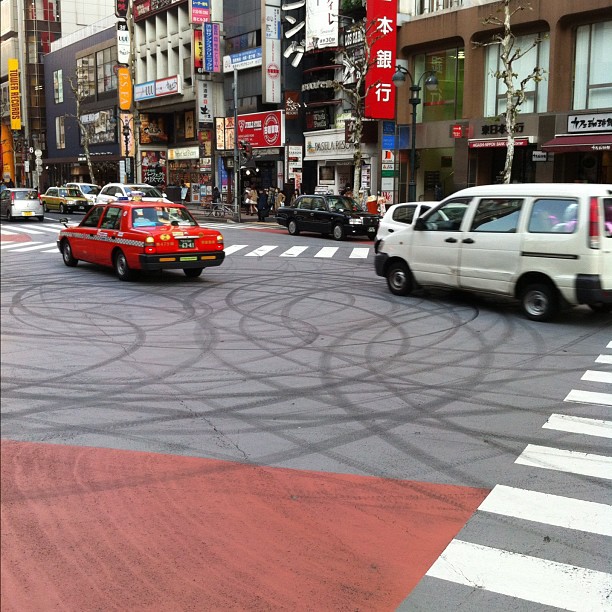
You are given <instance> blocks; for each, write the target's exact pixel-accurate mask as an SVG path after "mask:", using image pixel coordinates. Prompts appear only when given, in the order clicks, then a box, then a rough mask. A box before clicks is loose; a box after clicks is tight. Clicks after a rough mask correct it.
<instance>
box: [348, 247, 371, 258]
mask: <svg viewBox="0 0 612 612" xmlns="http://www.w3.org/2000/svg"><path fill="white" fill-rule="evenodd" d="M369 253H370V249H368V248H365V249H364V248H354V249H353V250H352V251H351V254H350V255H349V259H367V257H368V255H369Z"/></svg>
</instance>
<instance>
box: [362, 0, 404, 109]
mask: <svg viewBox="0 0 612 612" xmlns="http://www.w3.org/2000/svg"><path fill="white" fill-rule="evenodd" d="M366 22H367V23H368V24H372V25H371V26H368V31H367V32H366V36H367V39H368V42H369V44H370V66H369V67H368V72H367V74H366V89H367V94H366V99H365V116H366V117H369V118H370V119H393V118H395V95H396V92H395V85H394V84H393V75H394V74H395V59H396V48H397V0H368V8H367V17H366Z"/></svg>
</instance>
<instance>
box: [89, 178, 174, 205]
mask: <svg viewBox="0 0 612 612" xmlns="http://www.w3.org/2000/svg"><path fill="white" fill-rule="evenodd" d="M134 191H137V192H139V195H141V196H142V197H141V200H142V201H143V202H165V203H166V204H172V200H169V199H168V198H167V196H166V194H165V193H163V192H162V191H160V190H159V189H158V188H157V187H153V186H152V185H146V184H145V183H142V184H136V183H134V184H131V185H124V184H123V183H109V184H108V185H104V187H102V189H101V190H100V193H99V194H98V196H97V198H96V202H97V203H98V204H107V203H108V202H114V201H115V200H117V199H118V198H124V197H127V198H129V199H131V198H132V193H133V192H134Z"/></svg>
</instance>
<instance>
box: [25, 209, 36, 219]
mask: <svg viewBox="0 0 612 612" xmlns="http://www.w3.org/2000/svg"><path fill="white" fill-rule="evenodd" d="M23 216H24V217H33V216H34V213H33V212H32V211H31V210H24V211H23Z"/></svg>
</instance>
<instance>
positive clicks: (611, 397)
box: [563, 389, 612, 406]
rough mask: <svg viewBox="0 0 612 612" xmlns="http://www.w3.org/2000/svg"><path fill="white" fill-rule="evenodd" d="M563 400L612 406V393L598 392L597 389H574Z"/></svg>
mask: <svg viewBox="0 0 612 612" xmlns="http://www.w3.org/2000/svg"><path fill="white" fill-rule="evenodd" d="M563 401H565V402H576V403H579V404H598V405H601V406H612V393H598V392H596V391H580V390H579V389H572V390H571V391H570V392H569V393H568V394H567V396H566V398H565V400H563Z"/></svg>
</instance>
